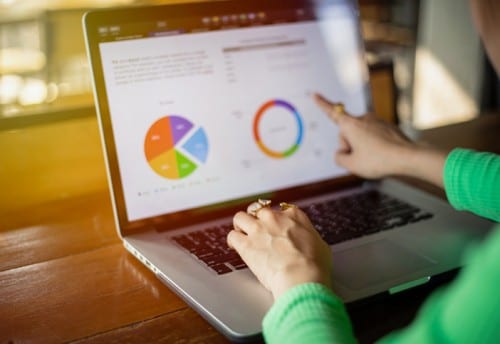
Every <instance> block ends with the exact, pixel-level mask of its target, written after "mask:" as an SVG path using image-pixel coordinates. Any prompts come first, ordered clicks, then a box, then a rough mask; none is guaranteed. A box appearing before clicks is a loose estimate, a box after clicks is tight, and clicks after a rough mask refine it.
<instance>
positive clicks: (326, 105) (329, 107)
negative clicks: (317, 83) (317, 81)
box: [314, 93, 347, 124]
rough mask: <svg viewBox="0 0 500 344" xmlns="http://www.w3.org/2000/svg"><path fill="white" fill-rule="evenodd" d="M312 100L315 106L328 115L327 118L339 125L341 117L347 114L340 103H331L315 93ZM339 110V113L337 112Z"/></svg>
mask: <svg viewBox="0 0 500 344" xmlns="http://www.w3.org/2000/svg"><path fill="white" fill-rule="evenodd" d="M314 100H315V101H316V104H318V106H319V107H320V108H321V109H322V110H323V111H324V112H326V113H327V114H328V116H329V117H330V118H331V119H332V120H333V121H334V122H335V123H337V124H338V123H339V121H340V120H341V118H342V117H345V116H346V115H347V114H346V112H345V111H344V110H343V107H344V106H343V105H342V104H340V103H332V102H331V101H329V100H328V99H326V98H325V97H323V96H322V95H320V94H318V93H315V94H314ZM339 110H340V111H339Z"/></svg>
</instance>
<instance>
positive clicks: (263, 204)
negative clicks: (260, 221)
mask: <svg viewBox="0 0 500 344" xmlns="http://www.w3.org/2000/svg"><path fill="white" fill-rule="evenodd" d="M270 206H271V200H268V199H260V198H259V199H258V200H257V202H253V203H251V204H250V205H249V206H248V208H247V213H248V214H250V215H252V216H257V213H258V212H259V210H261V209H262V208H269V207H270Z"/></svg>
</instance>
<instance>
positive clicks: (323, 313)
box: [263, 283, 355, 343]
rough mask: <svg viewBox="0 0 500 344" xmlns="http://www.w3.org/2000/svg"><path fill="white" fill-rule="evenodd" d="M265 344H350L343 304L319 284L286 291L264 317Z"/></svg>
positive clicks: (304, 285)
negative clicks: (312, 343)
mask: <svg viewBox="0 0 500 344" xmlns="http://www.w3.org/2000/svg"><path fill="white" fill-rule="evenodd" d="M263 332H264V338H265V340H266V342H267V343H283V342H287V343H298V342H301V341H302V340H304V339H307V340H308V341H310V340H311V339H312V340H313V342H331V341H332V340H333V341H334V342H338V343H353V342H355V339H354V336H353V334H352V327H351V323H350V321H349V318H348V316H347V313H346V311H345V308H344V304H343V302H342V301H341V300H340V299H339V298H338V297H337V296H336V295H335V294H333V292H332V291H331V290H330V289H328V288H326V287H325V286H323V285H321V284H316V283H307V284H302V285H299V286H296V287H294V288H292V289H290V290H288V291H287V292H286V293H285V294H283V295H282V296H281V297H280V298H279V299H278V300H276V302H275V304H274V305H273V307H272V308H271V309H270V310H269V312H268V313H267V314H266V316H265V317H264V321H263Z"/></svg>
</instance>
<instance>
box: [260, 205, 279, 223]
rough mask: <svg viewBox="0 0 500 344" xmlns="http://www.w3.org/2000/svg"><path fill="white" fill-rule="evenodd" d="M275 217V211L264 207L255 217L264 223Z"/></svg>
mask: <svg viewBox="0 0 500 344" xmlns="http://www.w3.org/2000/svg"><path fill="white" fill-rule="evenodd" d="M275 215H276V212H275V211H274V210H272V209H271V208H268V207H264V208H262V209H260V210H259V211H258V212H257V213H256V214H255V217H256V218H258V219H259V220H262V221H268V220H270V219H272V218H273V217H274V216H275Z"/></svg>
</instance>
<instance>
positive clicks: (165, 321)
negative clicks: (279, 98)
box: [0, 115, 500, 343]
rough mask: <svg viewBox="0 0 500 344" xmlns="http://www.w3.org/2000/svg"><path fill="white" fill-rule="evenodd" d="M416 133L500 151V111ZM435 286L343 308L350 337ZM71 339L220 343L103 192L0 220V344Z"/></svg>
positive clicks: (364, 337) (391, 323)
mask: <svg viewBox="0 0 500 344" xmlns="http://www.w3.org/2000/svg"><path fill="white" fill-rule="evenodd" d="M422 139H424V140H427V141H431V142H435V143H438V144H441V145H443V146H446V147H453V146H457V145H459V146H463V147H471V148H477V149H481V150H489V151H493V152H496V153H500V116H499V115H489V116H482V117H480V118H479V119H477V120H474V121H472V122H469V123H464V124H459V125H453V126H450V127H444V128H439V129H433V130H429V131H426V132H423V133H422ZM433 288H434V286H433V285H432V286H426V287H424V288H421V289H417V290H416V291H410V292H408V293H403V294H401V295H400V296H396V297H392V298H387V299H384V300H381V301H380V300H379V301H377V300H374V301H369V302H367V303H365V304H363V305H356V306H353V307H349V312H350V313H351V316H352V318H353V323H354V328H355V331H356V334H357V336H358V337H359V338H360V339H361V341H363V342H370V341H373V340H374V339H376V338H378V337H380V336H381V335H383V334H384V333H386V332H388V331H390V330H392V329H394V328H398V327H401V326H404V325H405V324H406V323H408V322H409V321H410V320H411V318H412V317H413V315H414V313H415V311H416V309H417V308H418V306H419V305H420V303H421V302H422V300H423V299H424V298H425V297H426V296H427V294H428V293H429V292H430V291H431V290H432V289H433ZM70 341H76V342H80V343H110V342H111V343H113V342H115V343H122V342H128V343H151V342H165V343H172V342H173V343H175V342H182V343H185V342H191V343H192V342H195V343H196V342H203V343H221V342H227V340H226V339H225V338H224V337H223V336H222V335H220V334H219V333H218V332H217V331H216V330H215V329H214V328H213V327H212V326H210V325H209V324H208V323H207V322H206V321H205V320H203V319H202V318H201V317H200V316H199V315H198V314H197V313H196V312H194V311H193V310H191V309H190V308H189V307H188V306H187V305H186V304H185V303H184V302H183V301H181V300H180V299H179V298H178V297H177V296H175V295H174V294H173V293H172V292H171V291H170V290H169V289H168V288H167V287H165V286H164V285H163V284H162V283H161V282H160V281H159V280H157V279H156V277H155V276H154V275H153V274H152V273H151V272H150V271H149V270H147V269H146V268H145V267H143V266H142V265H141V264H140V263H138V262H137V261H136V259H135V258H133V257H132V256H131V255H130V254H128V253H127V252H126V251H125V249H124V248H123V247H122V245H121V243H120V241H119V239H118V237H117V236H116V234H115V226H114V222H113V218H112V211H111V205H110V199H109V195H108V192H107V190H103V191H102V192H99V193H96V194H92V195H88V196H85V197H78V198H72V199H67V200H64V201H57V202H52V203H48V204H43V205H40V206H37V207H35V208H30V209H25V210H22V211H16V212H13V213H8V214H4V215H3V216H2V217H1V218H0V342H1V343H9V342H11V343H18V342H47V343H54V342H70Z"/></svg>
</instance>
